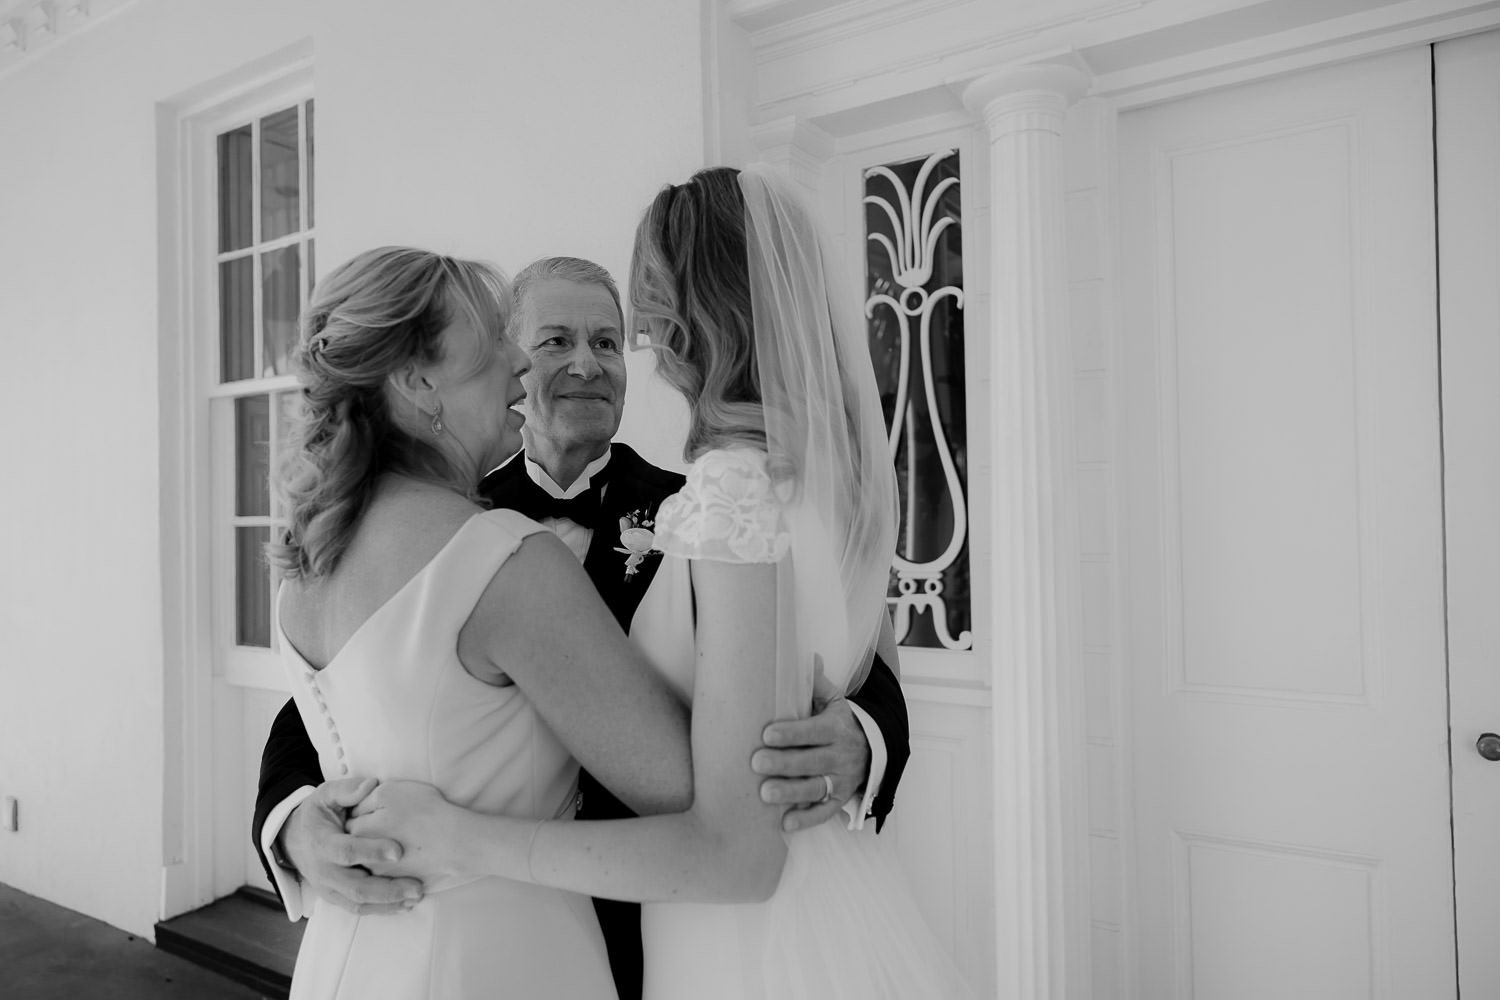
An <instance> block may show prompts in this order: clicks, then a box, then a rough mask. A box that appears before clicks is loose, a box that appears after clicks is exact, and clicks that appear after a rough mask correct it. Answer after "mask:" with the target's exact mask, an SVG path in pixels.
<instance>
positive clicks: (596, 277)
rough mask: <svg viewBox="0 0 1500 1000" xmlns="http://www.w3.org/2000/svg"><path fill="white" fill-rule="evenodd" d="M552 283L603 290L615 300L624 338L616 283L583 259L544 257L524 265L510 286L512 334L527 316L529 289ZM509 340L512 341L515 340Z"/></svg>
mask: <svg viewBox="0 0 1500 1000" xmlns="http://www.w3.org/2000/svg"><path fill="white" fill-rule="evenodd" d="M551 280H562V281H575V282H577V283H578V284H580V285H598V286H599V287H600V288H603V289H604V290H605V291H606V292H608V293H609V297H610V298H611V299H613V300H614V303H615V312H616V313H617V314H619V317H620V333H621V334H622V335H623V334H624V332H625V310H624V308H623V307H622V306H621V305H620V289H619V288H617V287H616V286H615V279H614V278H612V277H610V274H609V272H608V271H606V270H605V269H604V268H602V267H600V266H599V265H598V264H595V263H594V262H593V261H591V260H584V259H583V258H582V257H543V258H542V259H541V260H537V261H533V262H532V263H530V264H527V265H526V267H525V268H523V269H522V271H521V273H520V274H518V275H516V277H515V280H514V281H512V282H511V294H512V301H513V302H514V303H515V308H514V309H512V310H511V314H510V322H511V333H512V334H514V333H515V332H516V331H515V325H516V324H517V323H520V322H524V317H525V314H526V312H527V309H526V296H527V295H529V294H531V288H532V286H533V285H536V284H538V283H539V282H543V281H551ZM512 339H515V338H514V336H512Z"/></svg>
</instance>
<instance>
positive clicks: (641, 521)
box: [615, 510, 659, 580]
mask: <svg viewBox="0 0 1500 1000" xmlns="http://www.w3.org/2000/svg"><path fill="white" fill-rule="evenodd" d="M654 524H656V522H655V521H651V520H647V518H646V512H645V511H644V510H635V511H631V512H630V513H629V514H626V515H625V516H624V517H622V518H620V544H619V546H617V547H616V548H615V551H616V552H618V553H620V554H621V555H623V556H624V557H625V579H626V580H629V579H630V578H631V577H632V576H635V574H636V573H637V572H638V571H639V570H640V568H641V563H643V562H645V561H646V557H647V556H650V555H659V553H657V552H654V551H652V550H653V549H654V548H655V546H656V533H655V532H654V531H652V530H651V528H652V526H653V525H654Z"/></svg>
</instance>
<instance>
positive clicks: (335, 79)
mask: <svg viewBox="0 0 1500 1000" xmlns="http://www.w3.org/2000/svg"><path fill="white" fill-rule="evenodd" d="M308 38H310V39H311V40H312V46H313V51H314V58H315V79H316V83H315V92H316V96H317V101H318V112H317V113H318V139H317V142H318V176H317V183H318V244H319V245H318V260H319V261H320V263H321V267H322V269H323V270H325V271H326V270H327V269H328V267H330V266H331V265H333V264H335V263H337V262H338V261H340V260H342V259H344V258H345V257H347V256H348V255H350V254H351V253H354V252H356V251H358V250H360V249H363V248H365V247H367V246H370V245H373V244H375V243H385V242H410V243H416V244H421V245H425V246H430V247H433V248H436V249H442V250H446V251H450V252H454V253H461V254H469V255H475V256H483V257H486V258H488V259H491V260H494V261H496V262H497V263H499V264H501V265H502V266H503V267H505V268H506V269H508V270H510V271H512V272H513V271H515V270H516V269H517V268H518V267H519V266H521V265H522V264H524V263H525V262H526V261H528V260H530V259H531V258H533V257H536V256H539V255H542V254H551V253H569V254H575V255H579V256H586V257H590V258H593V259H595V260H597V261H599V262H600V263H602V264H604V265H605V266H607V267H609V268H610V269H611V270H612V271H614V272H615V273H616V275H617V276H618V277H619V279H620V280H621V282H622V283H623V281H624V279H625V273H626V265H627V262H628V258H629V252H630V242H631V235H632V233H633V230H634V226H635V222H636V219H637V218H638V215H639V213H640V211H641V210H642V208H644V206H645V204H646V203H647V201H648V200H649V198H650V197H651V195H652V194H653V192H654V191H655V189H656V188H657V187H658V186H659V185H660V184H661V183H663V182H664V181H667V180H677V179H681V178H683V177H685V176H686V175H687V174H688V173H690V172H691V171H692V170H693V169H696V168H697V167H699V166H701V165H702V163H703V149H704V136H703V131H704V116H703V108H702V97H701V80H702V72H703V70H702V65H701V55H700V52H701V39H700V12H699V3H698V0H638V2H632V3H631V4H629V5H625V4H617V3H613V2H610V0H569V2H559V3H553V4H531V3H525V4H523V3H491V2H487V0H486V2H481V0H467V2H466V0H428V2H426V3H423V4H421V5H412V4H410V3H406V2H396V0H315V2H309V0H300V2H298V0H216V2H214V3H204V2H201V0H136V2H135V3H133V4H131V5H129V6H127V7H125V8H123V9H121V10H119V11H118V12H116V13H114V14H112V15H110V16H109V17H108V18H107V19H106V20H103V21H102V22H101V23H98V24H96V25H94V26H92V27H89V28H88V29H86V30H84V31H80V32H78V33H77V34H76V35H74V36H72V37H64V38H62V39H60V40H58V41H56V42H54V43H51V45H50V46H49V47H48V48H47V49H45V50H43V51H39V52H38V53H37V54H36V55H34V56H30V57H28V58H26V59H25V60H24V61H22V62H21V63H20V64H19V65H17V66H15V67H14V68H12V69H10V70H9V71H7V72H5V73H3V74H0V337H3V339H4V345H5V347H6V349H7V350H6V355H7V361H8V371H9V374H10V378H9V379H8V380H7V381H8V385H7V386H6V388H5V391H3V392H0V427H4V428H5V429H6V433H5V434H4V435H3V436H0V468H3V469H4V470H5V472H4V481H3V485H4V488H3V490H0V523H3V524H4V525H5V526H6V528H7V530H8V540H7V544H6V546H5V551H6V553H7V556H8V560H7V562H8V566H7V571H6V572H5V573H3V574H0V794H4V795H15V796H17V797H18V798H19V800H20V807H21V828H20V831H19V832H17V833H6V832H0V882H5V883H8V884H11V885H14V886H16V887H18V888H20V889H22V890H24V891H27V892H30V893H33V894H36V895H39V896H42V897H45V898H47V899H51V900H54V901H56V902H59V903H61V904H63V905H65V906H68V907H72V908H74V909H77V910H81V911H83V912H84V913H87V914H89V915H91V916H95V917H99V918H101V919H104V920H107V921H109V922H110V923H112V924H115V925H117V926H119V927H122V928H125V929H127V930H130V931H132V932H134V933H138V934H146V935H149V934H150V933H151V927H152V924H153V923H154V921H155V920H156V918H157V916H158V909H159V906H160V897H161V879H162V854H163V846H162V842H163V833H162V831H163V823H162V810H163V802H162V798H163V795H162V774H163V753H164V751H163V727H164V721H163V668H162V658H163V635H162V628H163V626H162V611H163V608H162V598H161V593H162V572H163V570H162V565H161V556H160V552H161V542H162V539H161V529H160V527H159V520H158V506H159V503H160V501H161V499H162V497H161V490H162V477H161V460H160V456H159V450H160V445H159V441H160V433H161V427H160V417H159V413H158V400H159V390H160V386H161V384H162V379H163V378H174V377H176V376H175V374H174V373H164V372H162V371H161V370H160V363H159V361H158V332H157V331H158V310H159V303H158V272H157V267H158V262H157V251H158V246H159V240H160V234H159V232H158V219H159V214H158V171H159V170H160V169H162V165H161V164H159V163H158V162H157V144H156V120H155V114H156V107H157V104H158V102H162V101H166V100H169V99H171V98H173V97H175V96H177V95H180V94H182V93H183V92H185V91H188V90H190V89H192V88H194V87H196V86H198V85H200V84H202V83H203V82H205V81H208V80H212V79H215V78H218V77H220V76H222V75H223V74H225V73H228V72H231V71H233V70H235V69H236V68H238V67H242V66H245V65H247V64H249V63H251V62H254V61H255V60H258V59H261V58H264V57H265V56H267V55H268V54H271V53H274V52H277V51H278V50H282V49H285V48H286V47H288V46H289V45H292V44H294V43H296V42H298V41H299V40H303V39H308ZM648 372H649V362H648V361H647V360H646V359H644V358H640V357H637V358H633V359H632V360H631V378H632V383H631V392H630V397H629V402H628V406H627V415H626V424H625V428H624V431H623V433H624V436H626V437H627V438H629V439H631V440H632V441H633V442H636V443H638V444H640V446H641V448H642V450H643V451H644V452H645V453H646V454H647V456H648V457H650V458H653V459H656V460H658V461H660V462H662V463H663V464H673V463H676V462H677V461H678V450H679V441H680V434H681V427H682V422H681V411H680V405H679V404H677V403H676V402H675V401H674V400H671V399H668V398H665V397H662V396H661V395H660V388H659V386H658V388H657V389H656V392H657V396H652V395H651V393H652V388H651V386H650V379H648V378H647V375H648Z"/></svg>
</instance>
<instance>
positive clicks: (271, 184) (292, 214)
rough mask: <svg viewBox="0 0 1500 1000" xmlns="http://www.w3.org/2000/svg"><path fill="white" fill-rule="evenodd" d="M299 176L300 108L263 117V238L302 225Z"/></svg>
mask: <svg viewBox="0 0 1500 1000" xmlns="http://www.w3.org/2000/svg"><path fill="white" fill-rule="evenodd" d="M299 183H300V181H299V180H298V177H297V109H296V108H287V109H286V110H285V111H278V112H276V114H274V115H267V116H266V117H264V118H262V119H261V120H260V238H261V240H262V241H265V240H274V239H277V238H278V237H282V236H286V235H287V234H289V233H295V232H296V231H297V230H298V229H300V228H301V226H302V220H301V219H300V218H299V213H300V212H301V198H300V189H299V187H298V185H299Z"/></svg>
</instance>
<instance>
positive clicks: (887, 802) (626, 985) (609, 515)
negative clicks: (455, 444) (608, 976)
mask: <svg viewBox="0 0 1500 1000" xmlns="http://www.w3.org/2000/svg"><path fill="white" fill-rule="evenodd" d="M603 475H605V476H607V479H608V485H607V486H606V487H605V490H604V500H603V506H602V509H601V510H600V517H599V523H598V524H597V526H596V527H595V528H594V537H593V539H592V541H590V543H589V550H588V554H587V555H586V556H585V558H584V561H583V568H584V570H585V571H586V572H587V573H588V575H589V579H590V580H592V581H593V583H594V586H595V587H596V588H597V589H598V591H599V596H600V597H602V598H603V599H604V603H605V604H606V605H608V606H609V609H610V611H611V612H613V614H614V616H615V620H616V621H618V622H619V623H620V628H621V629H624V630H626V631H629V629H630V620H631V618H632V617H633V616H634V615H635V611H636V608H637V607H638V606H639V605H640V603H641V597H642V596H643V595H644V594H645V593H646V588H647V587H649V586H650V585H651V580H652V578H653V577H654V576H655V575H656V568H657V566H658V565H659V564H660V562H661V559H660V557H659V556H656V557H648V558H647V559H646V561H645V562H644V563H642V564H641V565H640V567H638V569H637V572H636V573H635V575H634V576H631V577H630V578H629V579H628V580H627V579H626V577H625V557H624V556H623V555H621V554H620V553H618V552H616V551H615V548H616V547H617V546H619V544H620V527H619V520H620V518H622V517H624V516H626V515H627V514H633V513H638V514H639V515H640V517H641V520H655V519H656V508H657V507H658V506H659V505H660V504H661V502H662V501H663V500H665V499H666V498H667V497H669V496H671V495H672V494H673V493H676V492H677V491H678V490H680V489H682V486H683V483H684V481H685V480H684V479H683V477H682V476H681V475H679V474H677V473H675V472H668V471H667V470H665V469H659V468H657V467H656V466H654V465H651V464H650V463H648V462H647V461H646V460H645V459H643V458H641V457H640V455H638V454H636V452H635V450H634V449H633V448H631V447H629V446H628V445H623V444H618V443H616V444H615V445H613V446H612V448H611V452H610V459H609V464H608V465H607V466H606V468H605V470H604V472H603ZM530 486H531V482H530V478H529V476H528V474H527V472H526V463H525V462H524V461H523V459H522V456H520V455H517V456H516V457H515V458H513V459H512V460H511V461H510V462H508V463H506V464H505V465H503V466H501V467H500V468H498V469H496V470H495V471H494V472H491V473H490V474H489V475H488V476H486V477H485V479H484V482H482V483H481V484H480V487H479V489H480V492H481V493H482V494H483V495H484V496H485V497H486V498H487V499H488V500H489V501H490V503H491V504H493V505H494V506H495V507H509V506H511V505H512V503H511V502H507V501H508V500H510V499H511V498H512V497H514V496H515V495H516V491H518V490H520V489H525V488H529V487H530ZM849 700H850V701H853V702H855V703H857V704H858V705H859V707H860V708H862V709H864V710H865V711H866V712H868V713H869V714H870V717H871V718H872V719H874V720H875V724H876V725H878V726H879V727H880V733H881V736H882V737H883V738H884V742H885V746H886V754H887V762H886V769H885V777H884V779H883V780H882V782H881V786H880V794H879V796H877V797H876V799H875V801H874V802H873V803H872V811H873V813H874V815H875V821H876V828H877V829H879V826H880V824H881V823H883V822H884V820H885V817H886V815H888V814H889V813H890V811H891V807H892V806H893V805H894V803H895V796H896V785H897V783H898V782H899V781H900V780H901V773H902V771H903V770H905V768H906V761H907V758H908V757H909V756H910V755H911V745H910V731H909V728H908V723H907V717H906V701H905V699H904V698H903V697H902V695H901V685H900V682H899V681H897V679H896V676H895V674H894V673H892V672H891V669H890V668H889V667H888V666H887V665H886V664H885V663H884V661H882V660H881V659H880V658H879V657H876V659H875V662H874V665H873V666H872V667H871V669H870V676H869V677H868V678H866V680H865V683H864V685H863V686H862V687H861V688H860V689H859V690H858V691H857V692H855V693H853V694H851V695H850V696H849ZM322 781H323V773H322V770H321V768H320V766H319V764H318V754H317V751H316V750H315V749H314V748H313V745H312V740H311V739H309V738H308V735H307V730H306V729H305V728H303V725H302V718H301V716H299V715H298V714H297V707H296V705H295V704H294V703H293V702H291V701H288V702H287V703H286V705H285V706H283V707H282V709H281V712H280V713H279V714H278V715H277V716H276V721H275V722H274V723H272V725H271V734H270V736H269V738H268V739H267V740H266V748H265V752H264V753H263V754H262V756H261V766H260V788H259V792H258V793H257V795H256V799H255V818H254V821H253V824H252V830H251V837H252V839H253V841H254V843H255V850H256V852H257V853H261V850H260V837H261V830H262V828H263V827H264V826H265V822H266V817H267V816H268V815H269V814H270V812H271V810H272V809H274V808H276V806H277V804H278V803H280V802H281V801H282V800H283V799H285V798H286V797H287V796H288V795H291V794H292V793H293V792H295V791H296V790H297V789H298V788H301V787H302V786H304V785H318V784H321V783H322ZM579 786H580V789H581V791H582V792H583V802H582V804H581V806H580V808H579V812H578V818H579V819H621V818H625V817H629V816H633V815H635V814H634V813H632V812H631V811H630V810H629V809H628V808H627V807H626V806H625V805H624V804H623V803H622V802H620V801H619V799H617V798H615V797H614V796H613V795H611V794H610V793H609V791H608V790H607V789H605V788H604V786H603V785H600V784H599V783H598V782H597V781H595V780H594V779H593V778H592V777H591V776H590V775H589V774H588V772H586V771H585V772H583V774H582V775H581V776H580V779H579ZM830 822H835V823H836V822H838V819H837V818H835V819H833V820H830ZM261 864H262V865H265V866H266V875H267V877H268V878H269V877H270V872H271V869H270V860H269V859H268V858H266V857H265V855H264V854H263V853H261ZM275 881H276V880H275V879H274V878H273V879H271V882H272V884H273V885H274V884H275ZM594 909H595V911H596V912H597V913H598V915H599V924H600V927H601V928H602V929H603V931H604V940H605V944H606V945H607V947H608V948H609V964H610V969H611V971H613V973H614V976H615V983H616V986H617V988H618V990H619V994H620V1000H638V998H639V997H640V995H641V966H642V959H641V935H640V907H639V906H638V905H637V904H635V903H622V902H619V901H617V900H604V899H596V900H594Z"/></svg>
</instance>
